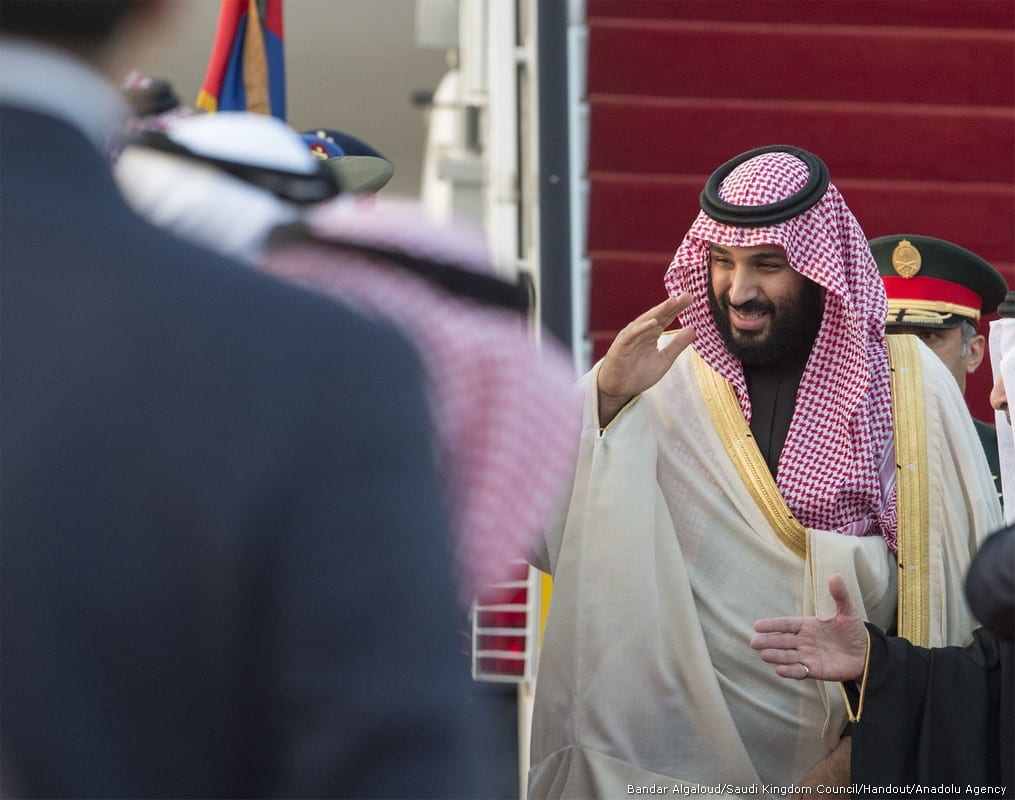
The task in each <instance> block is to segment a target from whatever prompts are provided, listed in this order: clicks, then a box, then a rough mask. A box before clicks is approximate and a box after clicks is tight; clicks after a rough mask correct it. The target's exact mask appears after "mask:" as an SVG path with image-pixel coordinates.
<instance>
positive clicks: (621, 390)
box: [597, 292, 694, 426]
mask: <svg viewBox="0 0 1015 800" xmlns="http://www.w3.org/2000/svg"><path fill="white" fill-rule="evenodd" d="M689 305H691V295H690V294H688V293H687V292H685V293H684V294H682V295H679V296H677V297H669V298H667V299H666V300H665V301H663V302H662V303H660V304H659V305H657V306H655V307H654V308H650V309H649V310H648V311H646V312H645V313H644V314H642V315H641V316H639V317H638V318H637V319H635V320H634V321H633V322H631V323H630V324H628V325H627V327H625V328H624V329H623V330H622V331H621V332H620V333H618V334H617V338H616V339H614V340H613V344H611V345H610V349H609V350H607V351H606V357H605V358H604V359H603V363H602V365H601V366H600V367H599V376H598V383H597V386H598V389H599V424H600V425H603V426H605V425H607V424H608V423H609V422H610V420H612V419H613V418H614V417H615V416H616V415H617V412H618V411H620V409H621V408H623V407H624V406H625V405H626V404H627V402H628V401H629V400H630V399H631V398H632V397H634V396H635V395H637V394H640V393H641V392H644V391H645V390H646V389H649V388H650V387H652V386H654V385H655V384H656V383H657V382H658V381H659V379H660V378H662V377H663V375H665V374H666V372H667V371H668V370H669V368H670V367H672V366H673V362H674V361H676V359H677V356H678V355H680V353H681V352H682V351H683V350H684V348H685V347H687V345H689V344H690V343H691V341H692V340H693V339H694V329H693V328H681V329H680V330H679V331H677V332H676V333H675V334H674V335H673V337H672V339H671V340H670V341H669V342H667V343H666V345H665V346H664V347H662V348H660V347H659V337H660V336H662V334H663V331H665V330H666V329H667V328H668V327H669V326H670V325H671V324H672V323H673V320H675V319H676V318H677V314H679V313H680V312H681V311H683V310H684V309H685V308H687V307H688V306H689Z"/></svg>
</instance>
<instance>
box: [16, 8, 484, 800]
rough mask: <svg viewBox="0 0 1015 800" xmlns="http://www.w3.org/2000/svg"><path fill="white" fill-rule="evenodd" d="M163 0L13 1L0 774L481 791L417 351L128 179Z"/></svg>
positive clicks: (138, 783) (28, 785) (312, 792)
mask: <svg viewBox="0 0 1015 800" xmlns="http://www.w3.org/2000/svg"><path fill="white" fill-rule="evenodd" d="M165 5H167V4H165V3H160V2H152V1H151V0H127V2H108V1H107V2H102V1H100V0H96V1H95V2H92V1H91V0H79V1H78V2H74V3H69V2H62V0H56V1H55V2H51V1H50V0H26V1H25V2H21V1H20V0H10V1H7V0H5V2H4V3H3V8H2V10H0V34H2V41H0V48H2V50H0V53H2V62H3V69H2V70H0V103H2V105H0V131H2V134H0V159H2V161H0V168H2V179H3V188H2V193H0V202H2V207H0V270H2V273H0V277H2V287H3V291H2V296H0V321H2V336H0V341H2V348H3V350H2V359H0V364H2V366H0V369H2V374H0V389H2V420H0V422H2V431H0V433H2V441H0V446H2V453H3V460H2V493H3V494H2V511H0V536H2V540H0V547H2V553H3V557H2V562H0V563H2V575H0V634H2V676H0V680H2V686H3V693H2V696H0V726H2V728H0V741H2V746H3V766H4V776H3V784H4V786H5V787H9V786H13V787H17V788H16V789H15V790H14V791H17V792H18V793H22V794H24V795H25V796H44V797H71V796H72V797H100V796H101V797H155V796H160V797H211V796H243V797H256V796H294V797H317V796H326V797H366V796H399V797H410V796H411V797H421V796H432V797H447V796H469V797H476V796H482V795H483V794H484V787H483V784H482V782H481V781H482V776H483V774H484V771H485V769H486V761H485V758H486V756H487V755H488V754H487V753H486V750H485V748H484V746H483V745H482V740H481V737H480V736H479V735H477V732H476V731H473V730H470V729H467V727H466V726H467V722H466V720H467V719H468V717H467V715H466V714H464V713H463V705H464V703H465V700H466V684H467V680H468V677H467V674H466V665H465V664H464V662H463V661H462V660H461V659H460V657H459V656H458V654H457V652H456V632H455V630H454V629H455V619H456V616H455V606H454V595H453V587H452V582H451V577H450V574H449V567H448V565H449V558H448V554H447V537H446V532H447V529H446V520H445V514H444V510H443V509H442V508H441V506H440V502H439V500H438V498H439V496H440V495H439V492H438V488H437V485H436V478H435V474H434V465H433V455H432V449H431V446H430V442H429V440H428V438H427V434H426V431H427V426H426V424H425V423H424V421H422V420H421V416H422V415H423V413H424V412H423V399H422V392H421V383H420V378H419V374H418V367H417V364H416V362H415V360H414V357H413V355H412V352H411V350H410V348H409V347H408V345H407V344H406V343H405V342H404V341H403V340H402V339H401V338H400V337H398V336H396V335H395V334H393V333H392V332H390V331H388V330H387V329H384V328H381V327H378V326H376V325H374V324H372V323H368V322H366V321H364V320H362V319H360V318H359V317H356V316H353V315H352V314H350V313H348V312H345V311H342V310H340V309H339V308H338V307H336V306H335V305H334V304H331V303H328V302H326V301H323V300H318V299H316V298H314V297H312V296H310V295H308V294H305V293H303V292H301V291H299V290H296V289H293V288H289V287H285V286H282V285H280V284H276V283H275V282H274V281H272V280H270V279H268V278H266V277H263V276H261V275H259V274H256V273H254V272H252V271H249V270H244V269H240V268H237V267H236V266H234V265H233V264H232V263H231V262H229V261H227V260H224V259H221V258H218V257H216V256H213V255H212V254H210V253H208V252H206V251H204V250H202V249H199V248H197V247H194V246H191V245H189V244H185V243H183V242H182V241H180V240H177V239H175V238H173V237H171V236H169V235H168V234H166V233H164V232H162V231H160V230H157V229H156V228H154V227H151V226H150V225H148V224H146V223H145V222H143V221H142V220H141V219H140V218H138V217H137V216H135V215H134V214H133V213H132V212H131V211H129V210H128V208H127V206H126V205H125V204H124V202H123V201H122V199H121V197H120V196H119V194H118V192H117V190H116V188H115V185H114V183H113V180H112V177H111V175H110V173H109V168H108V167H107V163H106V160H105V158H104V154H103V149H104V147H105V146H106V135H107V132H108V131H109V130H110V129H111V127H112V126H115V125H116V124H117V123H118V122H119V118H118V112H119V109H118V104H119V100H118V97H119V96H118V94H117V92H116V91H115V90H114V89H113V88H112V87H111V86H110V85H108V84H107V83H106V82H105V80H104V79H103V78H102V76H101V72H100V71H101V69H102V68H104V67H105V66H107V65H108V64H109V59H110V58H111V57H112V55H113V54H114V53H116V52H117V51H118V49H119V48H121V47H123V46H124V45H125V44H129V43H132V42H135V41H143V40H142V39H137V38H136V36H137V35H138V33H139V32H141V31H142V30H143V29H145V28H152V27H154V26H156V25H158V22H159V16H160V13H161V9H162V8H163V7H164V6H165ZM289 179H291V180H293V181H296V182H300V181H305V182H307V183H308V184H313V182H315V181H318V180H320V179H321V176H320V175H319V174H310V173H308V174H305V175H292V176H289Z"/></svg>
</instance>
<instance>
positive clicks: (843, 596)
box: [751, 575, 867, 681]
mask: <svg viewBox="0 0 1015 800" xmlns="http://www.w3.org/2000/svg"><path fill="white" fill-rule="evenodd" d="M828 591H829V593H830V594H831V595H832V599H833V600H835V613H834V614H832V615H831V616H830V617H776V618H773V619H762V620H758V621H757V622H756V623H754V630H756V631H757V632H758V634H759V635H758V636H755V637H754V638H753V639H751V647H753V648H754V649H755V650H758V651H760V652H759V653H758V655H760V656H761V660H762V661H765V662H767V663H769V664H776V665H777V666H776V668H775V671H776V674H778V675H780V676H782V677H783V678H796V679H797V680H803V679H804V678H817V679H818V680H823V681H851V680H857V679H858V678H860V676H862V675H863V668H864V659H865V656H866V654H867V632H866V630H865V629H864V623H863V617H861V616H860V614H859V612H858V611H857V610H856V606H854V605H853V598H851V597H850V596H849V590H848V589H846V582H845V581H844V580H843V579H842V576H841V575H832V576H831V577H830V578H829V579H828Z"/></svg>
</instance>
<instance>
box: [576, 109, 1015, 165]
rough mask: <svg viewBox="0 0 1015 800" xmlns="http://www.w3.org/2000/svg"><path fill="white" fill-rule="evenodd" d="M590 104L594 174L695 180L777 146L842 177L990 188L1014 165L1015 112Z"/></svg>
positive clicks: (590, 161) (989, 110)
mask: <svg viewBox="0 0 1015 800" xmlns="http://www.w3.org/2000/svg"><path fill="white" fill-rule="evenodd" d="M589 105H590V109H591V120H592V123H593V124H592V125H591V126H590V138H589V169H590V170H595V171H608V172H633V173H685V174H694V173H698V172H705V171H707V170H710V169H713V168H715V167H717V166H718V165H719V164H722V163H723V162H724V161H726V160H727V159H728V158H730V157H732V156H733V155H736V154H737V153H742V152H744V151H745V150H749V149H750V148H752V147H757V146H759V145H762V144H773V143H783V144H793V145H796V146H798V147H803V148H805V149H807V150H812V151H813V152H815V153H817V154H818V155H819V156H820V157H821V158H822V160H823V161H825V163H826V164H828V168H829V170H830V171H831V173H832V175H835V176H839V177H840V178H880V179H887V178H891V179H899V180H954V181H963V182H969V181H986V182H989V181H996V180H998V179H999V178H1003V177H1005V176H1010V175H1011V173H1012V165H1013V164H1015V136H1013V133H1012V132H1013V131H1015V110H1012V109H997V108H973V107H968V106H927V105H914V106H898V105H894V104H892V105H889V104H880V103H853V104H843V103H820V102H793V101H759V100H729V99H703V98H653V97H630V96H623V95H600V94H596V95H592V96H590V98H589ZM681 130H682V131H688V136H687V138H688V139H693V142H684V141H681V140H680V139H679V138H678V137H675V136H674V131H681ZM690 132H699V133H698V135H695V136H692V135H691V133H690ZM688 145H690V146H688Z"/></svg>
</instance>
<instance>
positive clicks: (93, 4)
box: [0, 0, 175, 71]
mask: <svg viewBox="0 0 1015 800" xmlns="http://www.w3.org/2000/svg"><path fill="white" fill-rule="evenodd" d="M173 5H175V4H173V3H170V2H167V1H166V0H3V9H2V13H0V35H3V36H15V37H21V38H24V39H34V40H36V41H40V42H45V43H47V44H49V45H52V46H54V47H58V48H60V49H62V50H67V51H70V52H72V53H74V54H75V55H77V56H78V57H80V58H83V59H85V60H86V61H90V62H92V63H93V64H95V65H97V66H99V67H102V68H107V71H108V70H109V69H114V67H113V66H112V62H114V61H116V60H118V58H117V57H118V55H119V53H120V51H121V49H124V48H126V49H130V50H134V49H137V48H142V47H144V46H145V44H147V42H145V41H143V37H140V36H138V34H139V32H140V31H141V30H143V29H144V28H148V29H149V30H151V31H152V32H153V33H154V32H155V31H156V28H157V27H158V26H157V24H156V23H157V20H158V19H160V18H161V13H162V11H163V10H164V9H169V8H171V7H172V6H173Z"/></svg>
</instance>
